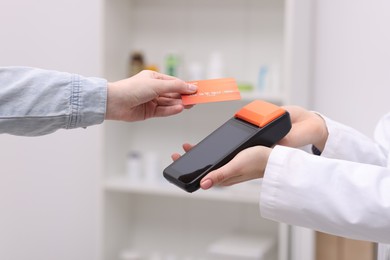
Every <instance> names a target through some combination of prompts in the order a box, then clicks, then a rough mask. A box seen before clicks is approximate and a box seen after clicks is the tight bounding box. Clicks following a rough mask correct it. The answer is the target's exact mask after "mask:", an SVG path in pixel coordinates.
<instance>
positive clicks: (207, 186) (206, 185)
mask: <svg viewBox="0 0 390 260" xmlns="http://www.w3.org/2000/svg"><path fill="white" fill-rule="evenodd" d="M200 186H201V187H202V189H204V190H207V189H210V188H211V186H213V182H212V181H211V180H210V179H207V180H204V181H202V182H201V183H200Z"/></svg>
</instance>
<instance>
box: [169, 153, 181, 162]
mask: <svg viewBox="0 0 390 260" xmlns="http://www.w3.org/2000/svg"><path fill="white" fill-rule="evenodd" d="M180 157H181V155H180V154H178V153H174V154H172V155H171V158H172V160H173V161H176V160H177V159H179V158H180Z"/></svg>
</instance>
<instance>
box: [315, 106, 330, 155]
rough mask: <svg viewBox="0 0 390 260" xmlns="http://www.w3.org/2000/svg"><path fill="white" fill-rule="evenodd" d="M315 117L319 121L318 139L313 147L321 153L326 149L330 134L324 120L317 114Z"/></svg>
mask: <svg viewBox="0 0 390 260" xmlns="http://www.w3.org/2000/svg"><path fill="white" fill-rule="evenodd" d="M315 116H316V117H317V120H318V138H317V140H316V141H315V142H313V146H314V147H315V148H316V149H317V150H318V152H320V153H321V152H322V151H323V150H324V148H325V144H326V141H327V140H328V135H329V133H328V127H327V126H326V122H325V120H324V118H323V117H322V116H321V115H320V114H317V113H315Z"/></svg>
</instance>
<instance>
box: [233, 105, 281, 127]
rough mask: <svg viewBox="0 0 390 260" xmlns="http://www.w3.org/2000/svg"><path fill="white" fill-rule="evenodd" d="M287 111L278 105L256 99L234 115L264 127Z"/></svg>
mask: <svg viewBox="0 0 390 260" xmlns="http://www.w3.org/2000/svg"><path fill="white" fill-rule="evenodd" d="M285 113H286V110H285V109H283V108H281V107H279V106H277V105H274V104H271V103H268V102H265V101H261V100H255V101H253V102H251V103H249V104H248V105H246V106H244V107H243V108H241V109H240V110H239V111H238V112H237V113H236V114H235V115H234V116H235V117H236V118H239V119H242V120H245V121H247V122H249V123H251V124H254V125H257V126H259V127H264V126H265V125H267V124H268V123H270V122H271V121H273V120H275V119H276V118H278V117H280V116H282V115H283V114H285Z"/></svg>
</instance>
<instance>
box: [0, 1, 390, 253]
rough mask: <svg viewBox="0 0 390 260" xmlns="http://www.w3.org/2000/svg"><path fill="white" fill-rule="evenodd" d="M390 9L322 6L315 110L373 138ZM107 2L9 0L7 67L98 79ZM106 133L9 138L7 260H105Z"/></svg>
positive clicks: (4, 158)
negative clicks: (102, 193)
mask: <svg viewBox="0 0 390 260" xmlns="http://www.w3.org/2000/svg"><path fill="white" fill-rule="evenodd" d="M388 10H390V2H389V1H387V0H370V1H368V0H316V7H315V12H316V15H315V16H314V17H316V19H315V24H314V28H315V30H314V37H315V48H314V56H315V62H314V64H313V70H314V74H313V92H312V95H313V96H312V98H313V99H312V102H311V104H312V108H313V109H316V110H318V111H320V112H323V113H324V114H326V115H328V116H329V117H331V118H334V119H336V120H338V121H341V122H344V123H346V124H349V125H351V126H354V127H356V128H358V129H360V130H361V131H362V132H364V133H366V134H368V135H371V134H372V131H373V129H374V124H375V122H376V121H377V120H378V119H379V117H380V115H381V114H383V113H384V112H385V111H388V110H389V105H388V97H389V94H390V34H389V25H390V16H389V15H388ZM101 11H102V10H101V3H100V1H94V0H84V1H78V0H67V1H50V0H36V1H29V0H0V66H4V65H28V66H38V67H42V68H50V69H57V70H64V71H69V72H76V73H80V74H83V75H93V76H99V75H100V74H101V72H102V57H101V53H102V52H101V48H102V46H101V45H102V36H101V31H100V26H101V24H100V23H101ZM100 134H101V129H100V127H91V128H88V129H86V130H75V131H59V132H57V133H55V134H53V135H50V136H45V137H39V138H22V137H13V136H8V135H2V136H0V163H1V168H0V259H7V260H19V259H30V260H44V259H56V260H62V259H63V260H89V259H98V255H99V252H100V248H99V236H100V234H99V229H98V225H99V221H100V219H99V216H100V212H99V205H98V204H99V191H98V186H99V179H100V176H99V170H100V162H99V161H98V158H99V154H100V151H101V149H102V147H101V146H100V143H99V139H100Z"/></svg>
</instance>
